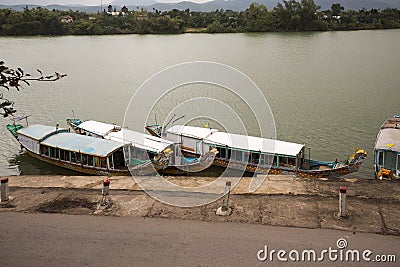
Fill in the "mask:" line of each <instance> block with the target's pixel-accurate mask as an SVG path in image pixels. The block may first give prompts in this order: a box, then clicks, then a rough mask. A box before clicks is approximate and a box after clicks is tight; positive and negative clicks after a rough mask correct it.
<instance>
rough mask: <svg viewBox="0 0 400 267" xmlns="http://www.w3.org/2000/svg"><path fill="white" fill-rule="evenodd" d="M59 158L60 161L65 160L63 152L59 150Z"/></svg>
mask: <svg viewBox="0 0 400 267" xmlns="http://www.w3.org/2000/svg"><path fill="white" fill-rule="evenodd" d="M59 153H60V154H59V157H60V160H65V153H64V150H60V151H59Z"/></svg>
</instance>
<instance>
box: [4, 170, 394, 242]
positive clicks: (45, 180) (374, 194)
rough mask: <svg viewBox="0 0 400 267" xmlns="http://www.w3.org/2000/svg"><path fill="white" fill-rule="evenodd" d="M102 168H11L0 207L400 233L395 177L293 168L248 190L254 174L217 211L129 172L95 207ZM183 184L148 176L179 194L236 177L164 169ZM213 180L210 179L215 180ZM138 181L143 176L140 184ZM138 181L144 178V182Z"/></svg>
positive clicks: (204, 190)
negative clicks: (164, 198) (32, 171)
mask: <svg viewBox="0 0 400 267" xmlns="http://www.w3.org/2000/svg"><path fill="white" fill-rule="evenodd" d="M106 178H107V177H101V176H11V177H9V186H10V190H9V195H10V200H9V201H7V202H3V203H1V204H0V211H20V212H45V213H64V214H95V215H114V216H133V217H154V218H173V219H190V220H203V221H225V222H243V223H255V224H264V225H276V226H287V227H305V228H317V229H318V228H320V229H339V230H346V231H351V232H369V233H380V234H392V235H400V219H399V218H400V183H399V182H398V181H377V180H362V179H351V178H347V179H340V180H325V179H303V178H302V179H300V178H296V177H293V176H268V177H266V179H265V180H264V181H263V183H262V184H261V186H260V187H259V188H258V189H257V190H256V191H255V192H252V193H250V192H249V189H248V188H249V184H250V182H251V178H248V177H247V178H242V179H240V181H239V182H238V183H237V184H235V186H234V187H233V188H232V190H231V197H230V200H229V207H231V208H232V213H231V214H230V215H229V216H218V215H216V214H215V213H216V210H217V208H218V207H220V206H221V203H222V200H221V199H218V200H216V201H213V202H211V203H209V204H206V205H203V206H199V207H193V208H180V207H175V206H171V205H168V204H164V203H162V202H159V201H157V200H155V199H153V198H152V197H150V196H149V195H148V194H147V193H146V192H144V191H143V190H142V189H141V186H139V185H138V184H137V183H136V182H135V180H134V179H133V178H132V177H111V178H109V179H110V189H111V190H110V195H109V197H108V198H109V200H110V201H111V204H112V205H111V204H110V205H109V206H106V207H103V208H101V209H98V206H97V204H98V203H99V201H100V200H101V199H102V195H101V188H102V187H103V180H104V179H106ZM165 179H167V180H168V181H169V182H171V183H173V184H176V185H180V186H182V187H183V189H182V190H180V191H179V192H178V191H174V190H170V189H168V188H165V187H163V186H162V185H160V184H159V183H157V182H155V181H154V180H153V179H152V178H151V177H149V179H148V181H147V182H146V183H147V185H146V186H149V187H151V188H152V190H154V191H160V192H161V191H164V192H165V191H168V190H169V191H168V192H167V193H168V194H169V195H176V196H177V197H179V198H182V199H184V198H186V199H188V198H196V197H204V195H207V194H210V195H213V196H222V189H223V188H224V185H225V182H226V181H228V180H233V181H235V180H237V179H238V178H219V179H218V180H217V181H214V180H215V179H216V178H212V177H165ZM213 181H214V183H211V182H213ZM141 185H142V184H141ZM142 186H143V185H142ZM339 186H345V187H346V188H347V207H346V209H347V214H348V217H347V218H345V219H339V218H338V217H337V213H338V205H339V204H338V202H339V200H338V193H339Z"/></svg>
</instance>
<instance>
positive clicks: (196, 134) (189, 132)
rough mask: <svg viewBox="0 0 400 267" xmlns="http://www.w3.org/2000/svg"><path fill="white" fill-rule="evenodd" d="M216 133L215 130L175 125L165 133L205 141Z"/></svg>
mask: <svg viewBox="0 0 400 267" xmlns="http://www.w3.org/2000/svg"><path fill="white" fill-rule="evenodd" d="M216 132H218V130H217V129H211V128H203V127H194V126H187V125H175V126H172V127H171V128H169V129H168V130H167V133H171V134H176V135H182V136H187V137H192V138H196V139H205V138H207V137H209V136H210V135H211V134H213V133H216Z"/></svg>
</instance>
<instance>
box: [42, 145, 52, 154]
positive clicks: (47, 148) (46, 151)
mask: <svg viewBox="0 0 400 267" xmlns="http://www.w3.org/2000/svg"><path fill="white" fill-rule="evenodd" d="M41 153H42V154H43V155H46V156H49V153H50V149H49V147H48V146H42V152H41Z"/></svg>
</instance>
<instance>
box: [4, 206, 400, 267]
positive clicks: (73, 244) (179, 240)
mask: <svg viewBox="0 0 400 267" xmlns="http://www.w3.org/2000/svg"><path fill="white" fill-rule="evenodd" d="M0 221H1V224H0V245H1V253H0V266H2V267H7V266H13V267H14V266H277V265H279V264H280V265H282V264H285V265H287V264H289V265H291V266H313V265H314V266H321V264H323V265H332V264H334V263H336V264H337V265H338V266H342V265H346V266H369V265H374V266H398V261H399V260H400V254H399V251H398V247H399V244H400V237H398V236H382V235H381V236H379V235H375V234H368V233H356V234H353V233H348V232H344V231H337V230H320V229H318V230H316V229H304V228H282V227H271V226H265V225H253V224H239V223H214V222H199V221H182V220H164V219H151V218H132V217H113V216H87V215H81V216H74V215H63V214H32V213H16V212H13V213H10V212H0ZM338 239H342V242H347V246H346V248H344V249H343V250H342V251H343V260H340V256H339V255H340V253H339V248H338V246H337V240H338ZM265 246H267V248H268V252H271V251H272V250H276V251H278V250H285V251H287V253H286V255H284V256H283V257H284V258H287V259H288V260H289V262H280V261H279V260H278V258H277V253H275V254H273V256H272V259H271V257H270V255H268V258H267V259H266V260H265V261H259V259H258V257H257V254H258V252H259V251H260V250H265ZM329 248H331V249H332V250H334V252H333V253H332V255H331V258H332V259H333V260H330V259H329V254H328V253H325V254H323V257H321V251H323V250H328V249H329ZM291 250H296V251H298V252H299V261H298V262H294V261H291V260H290V258H289V255H288V254H289V252H290V251H291ZM305 250H306V251H307V253H308V251H310V250H314V251H315V252H316V256H315V257H316V258H315V259H316V261H317V262H313V261H312V260H313V256H312V254H310V257H311V258H310V259H311V262H310V261H308V260H307V259H308V254H304V259H306V260H304V261H303V260H302V255H303V251H305ZM348 250H353V251H354V250H357V251H358V252H359V260H360V262H353V261H352V260H353V258H352V256H351V255H350V254H348V253H347V251H348ZM364 250H370V251H371V254H369V255H368V257H367V258H366V259H367V260H370V262H367V261H365V260H364V259H363V257H362V253H363V251H364ZM268 254H269V253H268ZM293 255H295V254H292V258H293ZM346 255H349V257H348V258H347V259H349V261H346ZM378 255H379V257H380V259H382V257H383V256H384V257H385V259H386V262H384V263H377V262H373V261H375V259H377V258H376V257H377V256H378ZM391 255H392V256H391ZM259 256H260V258H261V259H263V258H264V257H265V254H264V253H263V252H261V253H260V254H259ZM393 256H395V257H396V260H397V262H394V258H393ZM355 257H356V256H355ZM335 258H336V260H335ZM318 259H320V260H318ZM354 259H357V258H354ZM389 261H390V262H389ZM367 263H369V265H366V264H367Z"/></svg>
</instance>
